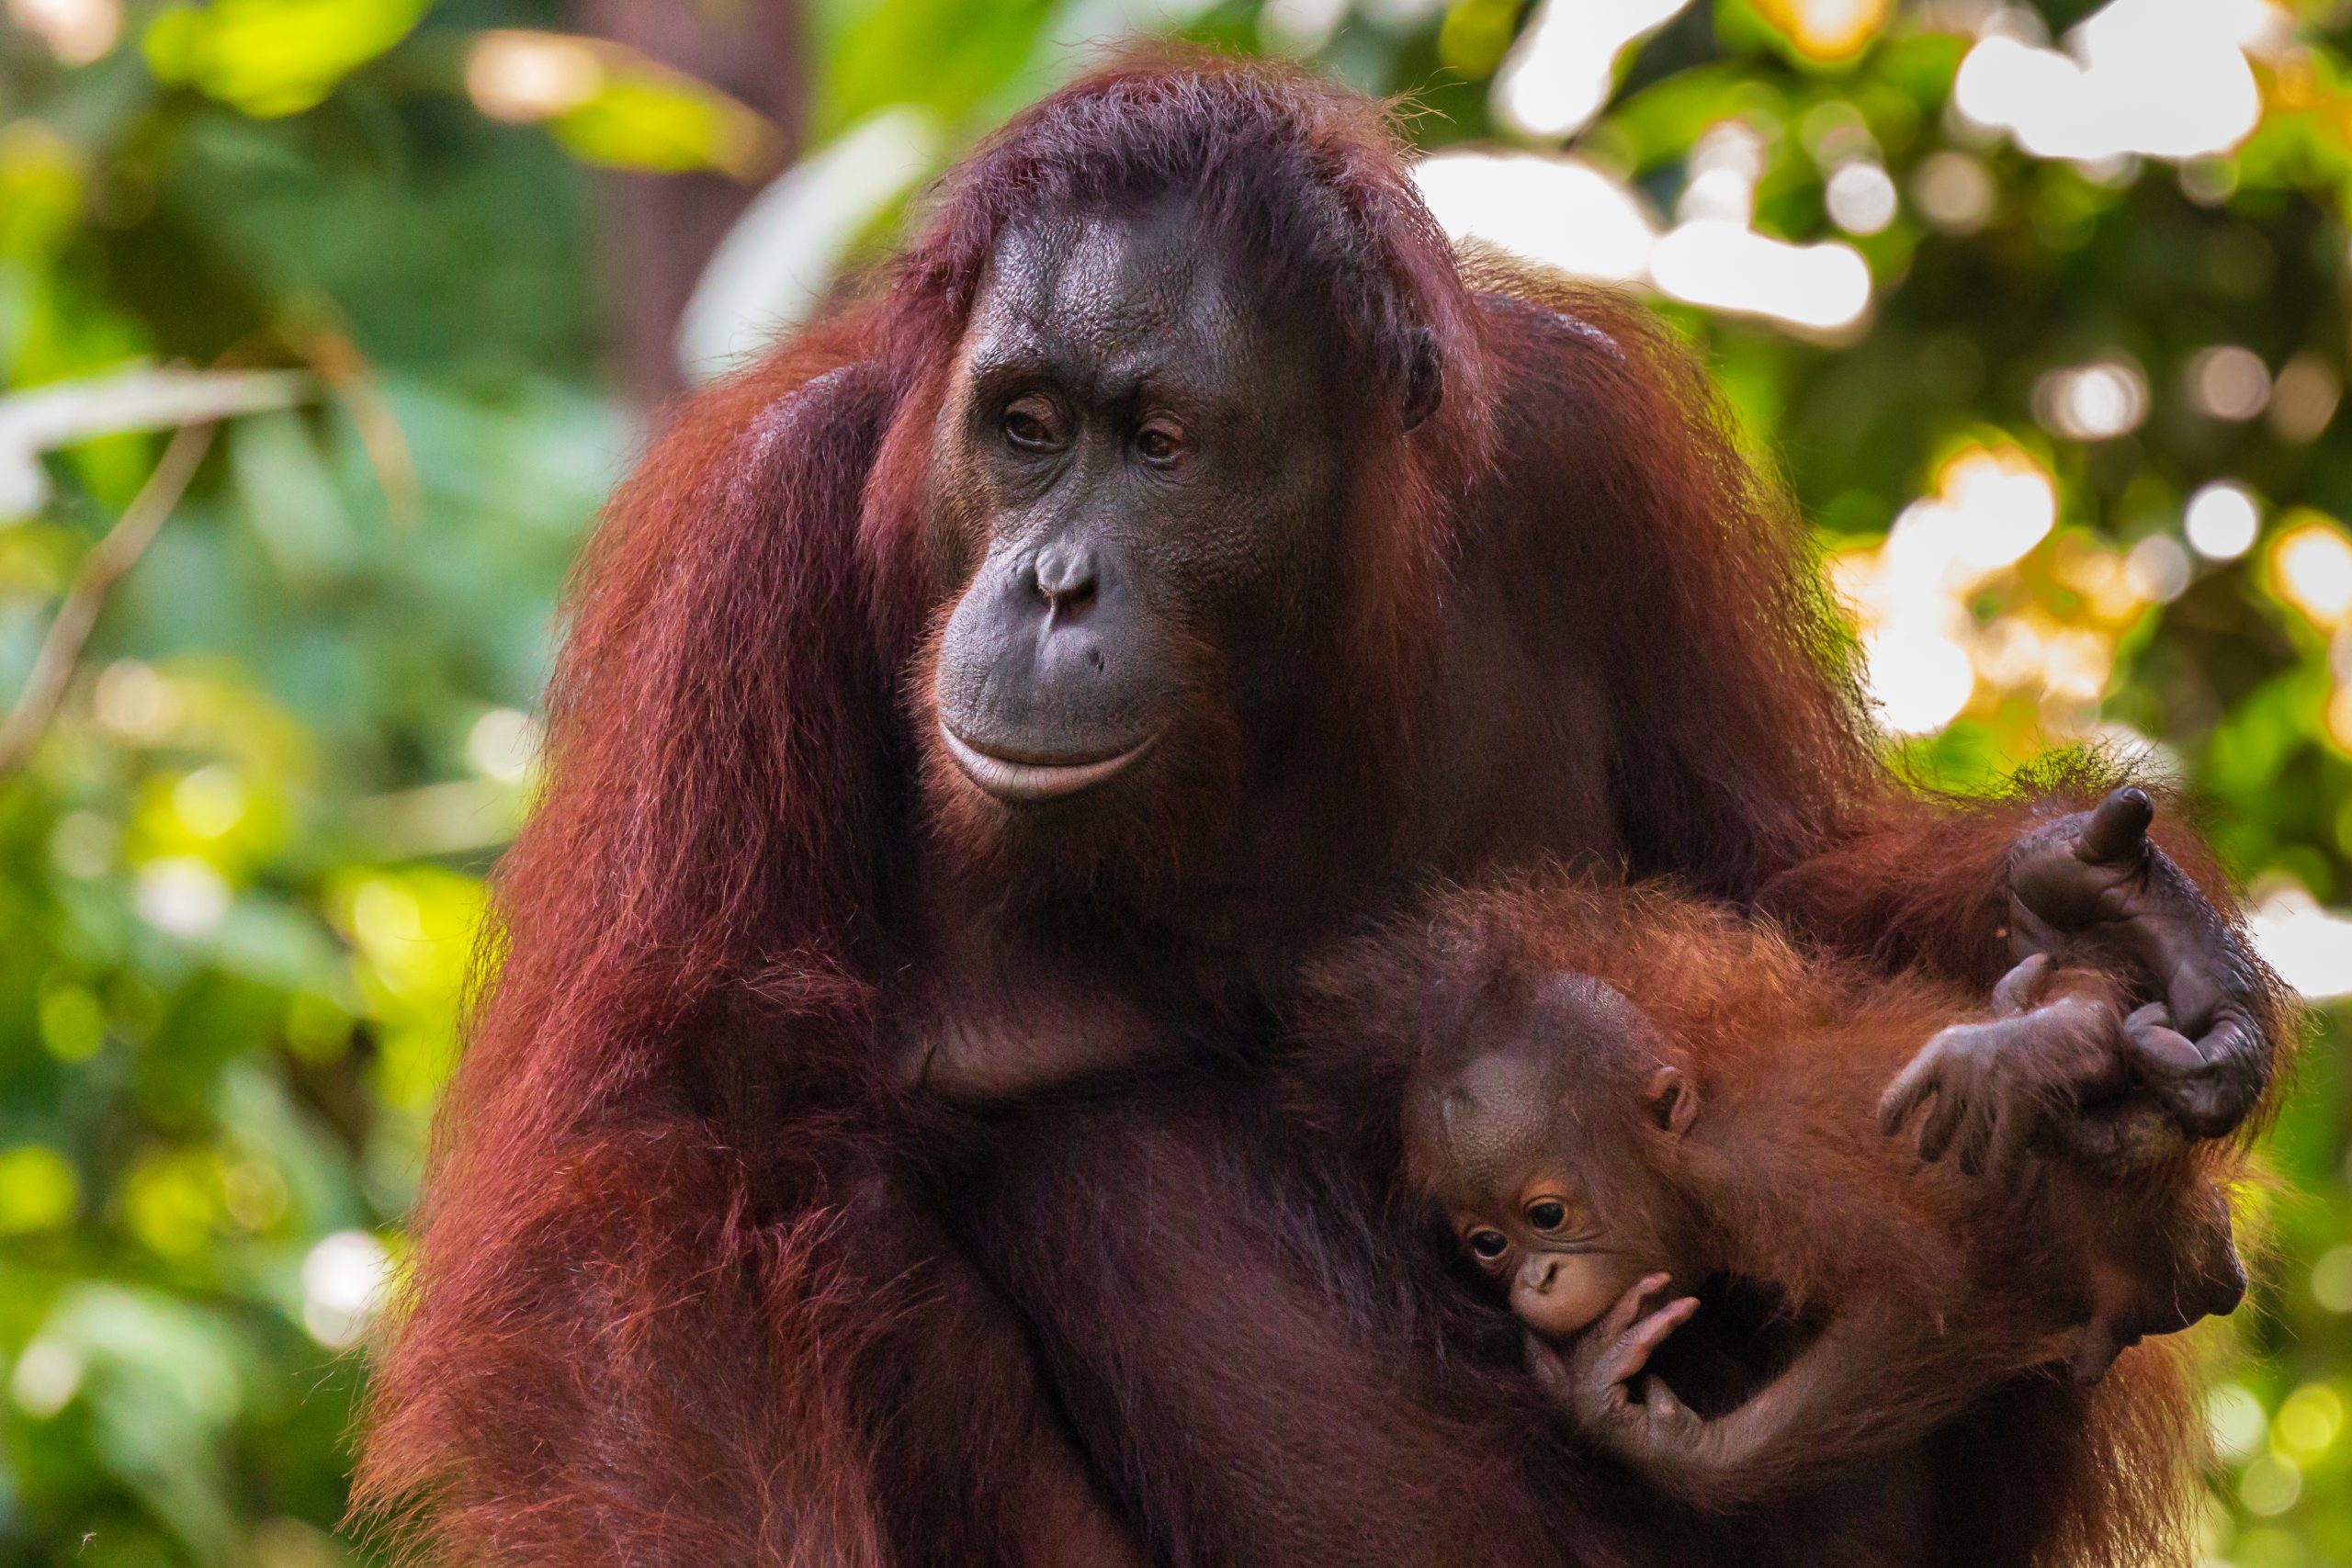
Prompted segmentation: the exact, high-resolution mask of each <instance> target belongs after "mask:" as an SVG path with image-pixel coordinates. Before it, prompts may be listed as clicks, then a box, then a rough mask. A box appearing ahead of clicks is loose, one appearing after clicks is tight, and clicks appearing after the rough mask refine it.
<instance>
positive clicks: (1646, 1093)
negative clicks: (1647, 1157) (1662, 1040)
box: [1642, 1066, 1699, 1138]
mask: <svg viewBox="0 0 2352 1568" xmlns="http://www.w3.org/2000/svg"><path fill="white" fill-rule="evenodd" d="M1642 1100H1643V1102H1644V1103H1645V1104H1646V1105H1648V1107H1649V1108H1650V1120H1651V1121H1653V1122H1657V1125H1658V1128H1659V1130H1660V1131H1662V1132H1665V1133H1668V1134H1672V1135H1673V1136H1675V1137H1678V1138H1679V1137H1680V1136H1682V1134H1685V1133H1687V1132H1689V1131H1690V1130H1691V1122H1692V1120H1693V1119H1695V1118H1696V1117H1697V1116H1698V1114H1699V1091H1698V1090H1697V1089H1693V1088H1691V1083H1690V1080H1689V1079H1687V1078H1685V1077H1683V1076H1682V1073H1681V1070H1680V1069H1679V1068H1677V1067H1670V1066H1662V1067H1660V1068H1658V1069H1657V1071H1656V1072H1654V1073H1652V1074H1651V1075H1650V1081H1649V1082H1648V1083H1647V1084H1646V1085H1645V1086H1644V1088H1643V1089H1642Z"/></svg>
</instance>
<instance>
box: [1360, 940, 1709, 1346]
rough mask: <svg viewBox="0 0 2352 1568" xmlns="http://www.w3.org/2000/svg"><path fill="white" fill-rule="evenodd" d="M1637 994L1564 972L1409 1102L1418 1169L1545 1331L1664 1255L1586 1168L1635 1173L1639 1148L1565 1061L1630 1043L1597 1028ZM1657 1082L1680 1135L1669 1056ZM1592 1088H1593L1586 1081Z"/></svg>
mask: <svg viewBox="0 0 2352 1568" xmlns="http://www.w3.org/2000/svg"><path fill="white" fill-rule="evenodd" d="M1621 1011H1622V1012H1623V1013H1631V1012H1632V1009H1631V1006H1630V1004H1628V1003H1626V1002H1625V1001H1624V999H1623V998H1622V997H1619V996H1617V994H1616V993H1615V992H1613V991H1610V990H1609V989H1608V988H1607V987H1601V986H1600V985H1598V984H1596V983H1595V982H1592V981H1589V980H1586V979H1584V978H1582V977H1581V976H1563V977H1561V978H1560V979H1558V980H1556V981H1555V982H1554V983H1553V985H1552V986H1551V987H1547V990H1546V993H1545V994H1544V995H1543V996H1541V997H1539V998H1536V999H1535V1000H1534V1002H1533V1003H1532V1006H1531V1007H1530V1008H1529V1010H1528V1013H1527V1016H1526V1017H1525V1019H1524V1020H1523V1021H1520V1022H1518V1023H1516V1024H1510V1025H1507V1026H1506V1027H1505V1028H1504V1029H1502V1030H1501V1031H1499V1039H1498V1042H1497V1043H1496V1044H1495V1046H1494V1048H1492V1049H1487V1050H1482V1051H1479V1052H1477V1053H1476V1054H1475V1055H1470V1056H1469V1057H1467V1058H1466V1059H1464V1060H1463V1061H1460V1062H1459V1063H1457V1064H1455V1065H1454V1066H1453V1067H1452V1068H1451V1069H1450V1070H1448V1071H1445V1072H1443V1073H1442V1074H1438V1075H1432V1076H1430V1077H1427V1078H1424V1079H1423V1080H1421V1081H1419V1082H1417V1083H1416V1084H1415V1085H1414V1087H1413V1089H1412V1090H1411V1093H1410V1095H1409V1096H1408V1101H1407V1109H1406V1130H1405V1135H1406V1157H1407V1168H1408V1170H1409V1171H1410V1172H1412V1174H1413V1179H1414V1180H1415V1182H1416V1184H1417V1185H1419V1186H1420V1187H1422V1188H1423V1190H1426V1191H1427V1192H1429V1193H1430V1195H1431V1196H1432V1197H1433V1198H1434V1199H1435V1200H1436V1201H1438V1202H1439V1203H1441V1204H1442V1205H1443V1207H1444V1210H1445V1212H1446V1214H1447V1217H1448V1219H1449V1221H1450V1222H1451V1223H1452V1224H1453V1232H1454V1235H1456V1236H1457V1237H1459V1238H1460V1240H1461V1242H1462V1246H1463V1249H1464V1251H1465V1252H1466V1253H1468V1254H1469V1256H1470V1257H1471V1258H1472V1259H1473V1260H1474V1261H1476V1263H1477V1265H1478V1267H1479V1268H1480V1269H1484V1270H1485V1271H1486V1272H1487V1275H1489V1276H1490V1277H1491V1278H1493V1279H1494V1280H1496V1281H1497V1282H1498V1283H1499V1284H1501V1285H1502V1286H1503V1288H1504V1289H1505V1291H1506V1292H1508V1294H1509V1296H1510V1306H1511V1311H1512V1312H1513V1313H1514V1314H1516V1315H1517V1316H1518V1317H1519V1319H1520V1321H1521V1322H1522V1323H1524V1324H1525V1325H1527V1326H1528V1327H1529V1328H1531V1329H1532V1330H1534V1331H1535V1332H1536V1333H1537V1334H1539V1335H1542V1336H1543V1337H1545V1338H1549V1339H1558V1338H1563V1337H1566V1336H1569V1335H1572V1334H1575V1333H1577V1332H1578V1331H1580V1330H1582V1329H1584V1328H1586V1327H1588V1326H1589V1325H1591V1324H1592V1323H1594V1322H1595V1321H1597V1320H1598V1319H1599V1318H1600V1316H1601V1315H1602V1314H1604V1313H1606V1312H1607V1311H1608V1310H1609V1309H1610V1308H1611V1306H1612V1305H1614V1304H1615V1303H1617V1302H1618V1301H1619V1300H1620V1299H1621V1298H1623V1296H1624V1295H1625V1293H1626V1292H1627V1291H1629V1290H1630V1289H1632V1288H1633V1287H1634V1285H1635V1284H1636V1283H1637V1282H1638V1281H1640V1280H1643V1279H1645V1277H1647V1276H1648V1275H1649V1274H1650V1273H1651V1272H1652V1271H1653V1270H1655V1269H1657V1268H1658V1267H1659V1266H1660V1265H1661V1264H1662V1263H1663V1262H1665V1261H1666V1258H1665V1254H1666V1251H1667V1248H1666V1247H1664V1246H1663V1245H1662V1243H1661V1240H1660V1238H1658V1237H1657V1236H1655V1235H1648V1234H1645V1233H1646V1228H1647V1227H1645V1226H1643V1225H1639V1224H1627V1223H1626V1221H1627V1218H1628V1217H1627V1216H1623V1215H1611V1214H1609V1213H1605V1212H1604V1203H1603V1201H1602V1200H1601V1198H1600V1194H1599V1193H1598V1192H1597V1191H1596V1188H1595V1184H1594V1183H1593V1182H1591V1181H1590V1180H1589V1179H1587V1177H1586V1175H1585V1174H1584V1173H1585V1172H1586V1171H1587V1170H1589V1169H1590V1168H1591V1167H1592V1165H1593V1162H1595V1161H1597V1160H1603V1159H1613V1160H1615V1161H1617V1162H1618V1164H1619V1167H1620V1171H1619V1174H1620V1176H1621V1177H1622V1178H1623V1179H1624V1180H1625V1181H1627V1182H1628V1183H1630V1182H1631V1181H1632V1180H1633V1179H1634V1178H1635V1177H1636V1174H1637V1173H1636V1171H1635V1170H1634V1164H1635V1160H1634V1155H1633V1153H1632V1151H1631V1149H1630V1147H1627V1148H1623V1149H1619V1148H1615V1147H1613V1146H1611V1145H1610V1143H1609V1142H1608V1141H1607V1140H1605V1139H1598V1138H1596V1137H1595V1135H1594V1132H1593V1130H1592V1128H1591V1127H1589V1126H1588V1125H1587V1124H1586V1123H1587V1122H1593V1121H1595V1120H1596V1119H1599V1120H1605V1119H1606V1117H1607V1116H1608V1115H1610V1114H1611V1111H1610V1109H1609V1108H1606V1107H1602V1106H1597V1105H1589V1106H1585V1107H1583V1108H1581V1109H1582V1110H1583V1111H1584V1115H1583V1116H1582V1117H1579V1116H1578V1115H1577V1114H1576V1113H1575V1112H1574V1110H1572V1108H1571V1107H1570V1105H1569V1104H1568V1100H1567V1098H1566V1097H1567V1096H1568V1095H1569V1094H1571V1093H1576V1092H1578V1089H1577V1088H1576V1087H1574V1083H1575V1081H1576V1080H1577V1075H1576V1074H1575V1073H1573V1072H1572V1071H1565V1070H1563V1068H1564V1066H1565V1065H1566V1064H1567V1063H1569V1062H1573V1061H1574V1060H1575V1055H1576V1053H1577V1052H1579V1051H1580V1050H1583V1049H1588V1048H1590V1049H1604V1050H1611V1051H1617V1050H1623V1042H1622V1040H1616V1041H1609V1042H1601V1041H1599V1040H1597V1039H1596V1038H1595V1036H1596V1034H1597V1033H1599V1032H1604V1031H1610V1030H1611V1029H1612V1028H1615V1027H1617V1026H1619V1025H1620V1024H1621V1023H1622V1022H1623V1021H1622V1020H1621V1019H1620V1017H1619V1015H1620V1013H1621ZM1658 1072H1659V1073H1660V1074H1663V1075H1666V1076H1665V1077H1655V1078H1654V1079H1653V1081H1652V1083H1651V1084H1650V1085H1649V1087H1648V1089H1647V1090H1646V1091H1645V1093H1646V1095H1647V1098H1648V1100H1649V1102H1650V1103H1649V1106H1648V1107H1647V1108H1645V1110H1644V1111H1638V1112H1634V1113H1635V1114H1655V1115H1656V1116H1657V1117H1658V1118H1660V1119H1661V1121H1662V1124H1665V1123H1672V1124H1673V1130H1674V1131H1676V1132H1677V1133H1679V1131H1680V1130H1681V1127H1683V1126H1687V1125H1688V1122H1689V1119H1690V1111H1691V1107H1694V1106H1695V1103H1696V1102H1695V1100H1693V1099H1691V1095H1690V1091H1689V1090H1688V1089H1687V1088H1686V1087H1685V1086H1684V1085H1683V1084H1682V1081H1681V1078H1680V1077H1679V1074H1676V1073H1675V1072H1674V1069H1672V1068H1671V1067H1660V1068H1659V1069H1658ZM1586 1092H1589V1089H1587V1090H1586Z"/></svg>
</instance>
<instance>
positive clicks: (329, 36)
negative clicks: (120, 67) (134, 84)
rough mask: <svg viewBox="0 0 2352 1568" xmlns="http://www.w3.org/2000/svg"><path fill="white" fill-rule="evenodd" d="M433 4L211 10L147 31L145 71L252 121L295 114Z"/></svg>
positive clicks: (293, 1) (256, 1)
mask: <svg viewBox="0 0 2352 1568" xmlns="http://www.w3.org/2000/svg"><path fill="white" fill-rule="evenodd" d="M431 5H432V0H214V3H213V4H211V5H209V6H193V5H174V6H167V7H165V8H164V10H163V11H162V12H160V13H158V14H157V15H156V17H155V18H154V20H153V21H152V22H150V23H149V24H148V28H147V36H146V51H147V64H148V68H149V69H150V70H152V71H153V72H154V73H155V76H156V79H157V80H159V81H163V82H171V83H185V84H187V85H190V86H193V87H196V88H198V90H199V91H202V92H204V93H207V94H209V95H210V96H213V97H216V98H219V99H220V100H222V101H223V102H225V103H230V104H233V105H235V106H236V107H238V108H240V109H242V110H243V111H244V112H245V113H247V114H250V115H256V116H264V117H269V116H278V115H289V114H299V113H300V112H301V111H302V110H304V109H307V108H310V107H312V106H314V105H316V104H317V103H318V102H319V101H320V100H321V99H322V98H324V97H325V96H327V95H328V94H329V93H331V92H333V91H334V86H335V84H336V83H338V82H340V81H342V80H343V79H344V78H345V76H347V75H349V74H350V73H352V72H354V71H356V70H357V69H358V68H359V67H360V66H362V65H365V64H367V63H368V62H369V61H371V60H373V59H375V58H376V57H377V56H378V55H380V54H382V53H383V52H384V51H387V50H389V49H390V48H391V47H392V46H393V45H394V44H396V43H398V42H400V41H401V39H403V38H406V37H407V36H408V34H409V32H410V31H411V30H412V29H413V28H415V26H416V24H417V23H418V22H419V21H421V20H423V19H424V13H425V12H426V11H427V10H428V9H430V8H431Z"/></svg>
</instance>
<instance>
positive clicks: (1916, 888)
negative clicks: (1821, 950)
mask: <svg viewBox="0 0 2352 1568" xmlns="http://www.w3.org/2000/svg"><path fill="white" fill-rule="evenodd" d="M2093 802H2095V803H2096V804H2095V805H2090V808H2087V809H2086V808H2084V807H2085V806H2086V804H2089V803H2093ZM2154 817H2155V807H2154V800H2153V798H2152V797H2151V796H2150V795H2148V794H2147V792H2145V791H2144V790H2142V789H2140V788H2139V787H2137V786H2130V785H2127V786H2124V787H2121V788H2118V789H2115V790H2111V791H2109V792H2108V793H2107V794H2106V795H2104V796H2100V795H2096V794H2094V793H2092V792H2090V791H2088V790H2076V789H2073V788H2061V789H2058V790H2053V791H2052V792H2049V793H2042V794H2034V795H2023V796H2017V797H2010V798H2005V799H1997V800H1989V801H1969V802H1953V801H1934V800H1930V799H1928V798H1926V797H1922V796H1916V795H1888V796H1887V797H1885V798H1884V799H1883V800H1882V801H1881V802H1879V803H1878V804H1877V805H1876V806H1875V807H1872V808H1871V810H1870V812H1869V813H1868V814H1867V816H1866V818H1865V825H1864V826H1862V827H1861V828H1860V829H1857V830H1855V831H1853V832H1852V833H1850V834H1849V835H1848V836H1847V837H1846V838H1844V839H1843V840H1839V841H1838V842H1837V843H1835V844H1833V845H1832V846H1830V847H1828V848H1827V849H1826V850H1824V851H1823V852H1820V853H1818V854H1816V855H1815V856H1813V857H1812V858H1810V859H1808V860H1806V861H1804V862H1802V863H1799V864H1797V865H1795V866H1793V867H1791V868H1790V869H1789V870H1787V871H1785V872H1783V873H1781V874H1780V875H1779V876H1777V877H1775V878H1774V879H1773V880H1772V881H1771V882H1770V883H1769V884H1767V885H1766V886H1765V887H1764V888H1763V889H1762V891H1761V893H1760V894H1759V896H1758V907H1759V908H1761V909H1762V910H1764V911H1765V912H1767V913H1770V914H1773V915H1775V916H1778V917H1779V918H1781V919H1784V920H1786V921H1788V922H1789V924H1791V925H1792V926H1793V927H1795V928H1797V929H1798V930H1800V931H1804V932H1806V933H1808V934H1810V935H1813V936H1815V937H1817V938H1819V939H1822V940H1824V941H1826V942H1829V943H1830V944H1831V945H1833V946H1836V947H1838V948H1841V949H1844V950H1847V951H1850V952H1859V953H1870V954H1871V955H1873V956H1875V957H1876V958H1878V959H1880V960H1881V961H1882V962H1884V963H1886V964H1889V965H1890V966H1908V965H1911V964H1927V965H1928V967H1929V968H1932V969H1936V970H1939V971H1941V972H1943V973H1946V974H1951V975H1954V976H1962V977H1966V978H1970V979H1973V980H1976V981H1978V982H1979V983H1982V984H1987V985H1989V984H1990V983H1992V981H1993V980H1994V979H1995V978H1996V976H1999V975H2000V974H2002V972H2003V971H2004V970H2006V969H2007V967H2008V966H2009V965H2010V964H2013V963H2014V962H2016V961H2017V960H2018V959H2021V958H2024V957H2028V956H2030V955H2032V954H2035V953H2041V954H2045V955H2047V956H2049V957H2050V958H2052V959H2053V960H2055V961H2056V962H2059V963H2063V964H2081V965H2086V966H2090V967H2099V968H2105V969H2108V970H2109V971H2111V972H2115V973H2118V974H2120V975H2124V976H2130V977H2131V983H2132V984H2133V985H2134V986H2135V987H2138V988H2139V990H2140V993H2141V996H2142V997H2143V999H2146V1000H2148V1001H2150V1002H2153V1003H2155V1004H2158V1006H2157V1009H2156V1010H2153V1011H2149V1010H2143V1011H2141V1012H2138V1013H2136V1014H2135V1015H2134V1017H2133V1020H2132V1026H2131V1029H2130V1030H2129V1031H2128V1044H2129V1052H2130V1063H2129V1066H2130V1067H2131V1083H2130V1085H2129V1088H2128V1090H2127V1092H2126V1093H2125V1094H2124V1095H2123V1096H2122V1097H2121V1098H2120V1099H2106V1100H2102V1097H2101V1094H2100V1092H2098V1091H2099V1090H2102V1089H2104V1088H2105V1087H2106V1086H2103V1085H2090V1084H2086V1085H2084V1086H2081V1087H2082V1088H2083V1089H2084V1090H2085V1092H2084V1093H2083V1094H2081V1095H2079V1096H2077V1097H2076V1100H2077V1101H2078V1102H2079V1106H2080V1111H2081V1115H2080V1118H2079V1120H2080V1121H2081V1122H2082V1123H2083V1126H2082V1142H2083V1145H2084V1146H2083V1149H2082V1152H2083V1153H2084V1155H2085V1156H2086V1157H2088V1158H2091V1159H2094V1160H2097V1161H2101V1162H2107V1163H2111V1162H2112V1160H2113V1158H2114V1157H2115V1154H2116V1150H2117V1149H2118V1148H2119V1147H2120V1146H2122V1145H2125V1144H2127V1143H2128V1142H2129V1141H2130V1135H2129V1134H2126V1133H2124V1132H2122V1131H2120V1130H2119V1127H2118V1126H2117V1125H2116V1124H2113V1118H2114V1117H2116V1116H2118V1115H2123V1116H2127V1117H2128V1116H2129V1115H2130V1113H2131V1112H2130V1108H2131V1107H2132V1106H2143V1107H2144V1106H2150V1105H2153V1106H2155V1107H2158V1108H2160V1109H2161V1110H2162V1111H2163V1113H2164V1114H2165V1116H2167V1117H2168V1118H2169V1119H2170V1120H2171V1122H2173V1124H2174V1125H2175V1127H2176V1128H2177V1130H2178V1132H2179V1134H2182V1135H2186V1136H2188V1137H2192V1138H2210V1137H2218V1136H2221V1135H2222V1134H2227V1133H2229V1132H2231V1131H2233V1130H2234V1129H2235V1128H2237V1127H2238V1126H2240V1125H2241V1124H2243V1123H2244V1122H2245V1121H2246V1120H2247V1119H2248V1118H2249V1117H2250V1116H2252V1115H2254V1114H2255V1112H2256V1111H2257V1109H2258V1108H2259V1107H2260V1106H2261V1105H2262V1104H2263V1102H2264V1100H2265V1098H2266V1096H2267V1091H2268V1089H2269V1086H2270V1085H2271V1083H2272V1081H2273V1080H2274V1078H2275V1077H2276V1071H2275V1067H2276V1063H2275V1060H2274V1058H2275V1055H2276V1043H2277V1042H2278V1041H2279V1040H2280V1039H2282V1038H2285V1037H2286V1036H2287V1035H2288V1033H2289V1032H2290V1028H2289V1017H2290V1010H2289V1006H2288V1003H2287V1000H2286V998H2285V995H2284V992H2283V991H2282V990H2281V988H2280V987H2279V986H2278V982H2277V980H2276V979H2275V978H2274V977H2273V976H2270V975H2269V974H2268V972H2267V970H2265V969H2264V968H2263V966H2262V964H2261V963H2260V962H2259V960H2257V959H2256V957H2255V956H2254V954H2253V953H2252V951H2251V949H2250V948H2249V947H2248V946H2247V945H2246V943H2245V939H2244V935H2243V932H2242V931H2241V930H2240V929H2239V927H2238V925H2237V923H2236V915H2235V908H2234V906H2233V904H2232V903H2231V902H2230V895H2229V893H2228V891H2227V887H2226V885H2225V882H2224V880H2223V878H2222V876H2221V875H2220V874H2219V872H2218V870H2217V869H2216V868H2215V867H2214V866H2213V864H2212V862H2211V856H2210V854H2209V853H2208V852H2207V851H2206V850H2205V848H2204V846H2203V845H2202V844H2201V843H2200V842H2199V840H2197V839H2196V837H2195V835H2194V834H2192V833H2188V832H2182V831H2174V830H2162V831H2158V832H2155V833H2153V834H2152V833H2151V831H2150V829H2151V827H2152V825H2153V824H2154Z"/></svg>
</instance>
